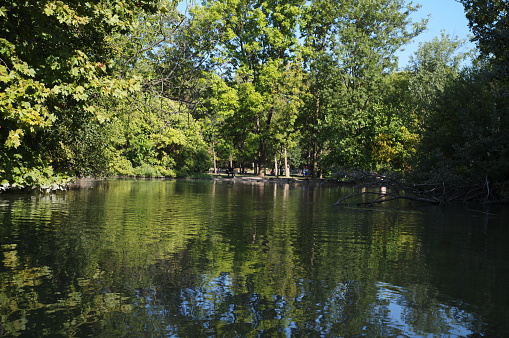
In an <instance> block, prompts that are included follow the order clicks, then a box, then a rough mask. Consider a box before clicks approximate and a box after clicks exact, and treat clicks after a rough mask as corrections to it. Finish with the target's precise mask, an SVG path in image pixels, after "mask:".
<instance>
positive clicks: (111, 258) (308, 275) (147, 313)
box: [0, 180, 509, 337]
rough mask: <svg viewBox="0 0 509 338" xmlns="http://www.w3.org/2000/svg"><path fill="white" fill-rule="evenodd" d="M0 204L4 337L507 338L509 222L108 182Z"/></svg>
mask: <svg viewBox="0 0 509 338" xmlns="http://www.w3.org/2000/svg"><path fill="white" fill-rule="evenodd" d="M90 184H91V187H90V188H86V187H85V188H81V189H76V190H70V191H66V192H61V193H57V194H51V195H40V196H35V195H21V194H6V193H3V194H0V251H1V252H0V316H1V322H0V336H19V335H23V336H44V335H48V336H53V337H58V336H61V337H70V336H80V337H82V336H94V337H150V336H152V337H294V336H308V337H362V336H365V337H390V336H403V337H405V336H411V337H415V336H417V337H418V336H424V337H428V336H450V337H457V336H460V337H461V336H468V335H476V334H477V335H478V336H487V337H493V336H505V334H507V332H509V317H508V316H509V315H508V314H509V291H508V290H509V288H508V285H509V264H508V263H509V245H508V243H509V224H508V221H507V219H509V218H508V216H509V213H508V212H507V210H505V209H500V210H496V212H492V213H491V214H487V213H481V212H476V211H472V210H467V209H466V208H464V207H460V208H456V207H447V208H439V207H430V206H412V205H399V204H398V205H392V206H389V205H387V206H378V207H371V208H365V207H356V206H351V207H337V206H335V205H334V202H335V201H336V200H337V199H338V198H339V197H340V196H341V195H344V194H345V193H347V192H348V190H347V189H348V188H345V187H338V186H326V185H319V186H313V185H306V184H299V185H296V184H274V183H257V182H253V183H246V182H244V183H241V182H238V181H237V182H235V181H233V180H231V181H229V182H217V181H180V180H107V181H99V182H90Z"/></svg>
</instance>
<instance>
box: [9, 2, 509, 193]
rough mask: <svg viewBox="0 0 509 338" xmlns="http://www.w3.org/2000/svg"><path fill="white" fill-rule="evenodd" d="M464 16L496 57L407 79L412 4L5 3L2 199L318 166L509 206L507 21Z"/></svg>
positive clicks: (414, 69) (429, 48) (433, 66)
mask: <svg viewBox="0 0 509 338" xmlns="http://www.w3.org/2000/svg"><path fill="white" fill-rule="evenodd" d="M460 2H462V3H463V5H464V6H465V11H466V16H467V18H468V19H469V21H470V26H471V28H472V33H473V34H474V41H476V42H477V43H478V47H479V53H476V54H475V55H476V56H475V57H474V56H472V55H474V53H472V55H466V54H462V53H460V50H461V48H460V47H461V46H462V42H461V41H458V40H457V39H456V38H455V37H451V36H447V35H444V34H442V36H440V37H436V38H435V39H433V40H432V41H429V42H426V43H423V44H422V45H421V46H420V48H419V50H418V51H417V52H416V53H415V55H414V57H413V58H412V60H411V62H410V64H409V65H408V67H407V68H406V69H404V70H399V69H398V68H397V57H396V52H397V51H398V50H399V49H400V48H402V47H404V46H405V45H406V44H407V43H408V42H409V41H410V40H411V39H412V38H413V37H415V36H417V35H418V34H419V33H420V32H421V31H422V30H423V29H425V25H426V22H425V20H423V21H420V22H412V21H411V19H410V14H412V13H413V12H414V11H415V10H416V7H415V6H414V5H413V4H412V3H411V2H407V1H404V0H388V1H387V0H385V1H381V0H375V1H373V0H371V1H364V0H361V1H357V0H356V1H353V0H348V1H341V2H340V3H334V2H330V1H322V0H313V1H303V0H280V1H272V0H265V1H259V0H229V1H218V0H205V1H203V3H202V4H201V5H194V6H193V7H191V8H190V9H189V13H185V14H183V13H180V12H179V11H178V9H177V3H176V2H173V1H169V0H141V1H139V0H136V1H135V0H122V1H120V0H116V1H105V0H93V1H86V2H82V1H76V0H64V1H49V0H35V1H34V0H31V1H28V0H19V1H15V2H11V3H10V4H3V5H1V4H0V181H1V182H0V183H1V184H2V185H1V187H2V188H1V189H7V188H12V187H40V188H44V189H48V188H49V189H52V188H53V187H56V186H60V184H62V183H65V180H66V179H68V178H70V177H75V176H78V177H79V176H111V175H121V176H150V177H153V176H168V177H178V176H193V175H197V174H198V175H199V174H200V173H204V172H206V171H207V170H208V169H209V168H211V167H213V166H214V167H216V166H223V167H224V166H230V165H233V166H236V167H252V168H253V169H254V171H255V173H256V174H258V175H260V176H263V175H264V174H265V171H266V168H274V167H278V168H281V167H286V173H287V174H288V167H290V166H291V167H293V168H303V167H304V166H307V167H308V168H309V171H310V174H311V175H312V176H314V177H322V176H330V175H332V174H333V173H334V172H335V171H336V170H337V169H338V168H357V169H363V170H369V171H377V172H396V173H399V174H400V175H404V176H405V177H407V178H411V179H413V180H416V181H421V182H422V181H427V182H430V181H434V182H436V181H445V182H455V183H460V182H461V183H468V184H472V183H476V182H477V183H479V184H486V182H490V186H491V187H493V188H495V189H496V190H497V191H498V192H499V197H504V198H506V197H507V191H509V181H507V177H509V157H508V153H507V152H508V147H509V143H508V142H509V141H508V140H509V121H508V116H509V114H508V112H507V109H509V108H508V107H509V104H507V103H508V102H507V101H508V97H509V95H508V94H509V93H508V90H509V82H508V80H507V79H508V77H507V72H508V69H509V68H508V56H507V50H508V48H507V44H508V39H509V35H508V33H507V31H508V29H507V27H508V25H507V11H508V8H507V4H506V3H505V2H504V1H495V2H493V5H492V6H488V7H486V6H485V5H484V3H483V2H480V1H466V0H462V1H460ZM477 54H478V55H477ZM467 61H472V62H467ZM467 64H468V66H465V65H467ZM500 194H502V195H500ZM504 194H506V195H505V196H504Z"/></svg>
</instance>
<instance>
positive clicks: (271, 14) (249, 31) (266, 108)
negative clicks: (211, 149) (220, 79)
mask: <svg viewBox="0 0 509 338" xmlns="http://www.w3.org/2000/svg"><path fill="white" fill-rule="evenodd" d="M302 4H303V1H302V0H285V1H253V0H232V1H227V2H224V1H214V0H211V1H206V2H205V3H204V5H203V7H200V8H196V9H195V11H194V15H195V17H201V18H202V19H203V20H205V21H207V22H209V26H210V29H211V30H213V31H214V30H215V31H217V32H220V33H221V34H222V40H221V43H220V45H219V46H220V47H219V50H220V51H221V55H220V57H221V60H222V61H223V62H224V63H223V67H222V68H223V70H224V71H225V74H226V80H227V81H228V82H229V86H231V87H232V88H235V90H236V91H237V95H238V98H239V105H238V110H237V111H236V113H235V114H234V115H232V116H230V117H229V119H228V121H227V123H228V125H229V126H230V131H232V132H231V133H230V135H232V137H233V138H234V139H235V142H236V144H239V146H240V145H242V146H241V147H242V148H239V147H237V149H242V150H244V151H246V150H247V151H249V152H250V154H246V155H248V156H249V157H251V159H254V160H255V161H254V162H256V169H257V172H258V174H260V175H263V174H264V170H265V166H266V161H267V158H268V156H269V154H270V153H271V152H273V150H272V148H274V144H273V142H272V141H273V140H274V139H273V137H272V135H273V134H274V128H275V127H276V124H277V123H276V122H275V121H276V119H275V118H274V114H275V112H276V110H277V109H278V108H277V105H278V104H279V102H281V101H279V100H277V99H276V97H278V96H280V95H284V94H283V93H284V91H285V89H284V88H282V84H281V81H283V80H282V76H281V74H282V73H284V72H285V70H286V69H288V68H287V66H288V64H290V63H291V61H292V59H293V58H294V56H295V47H296V46H297V44H298V41H297V37H296V31H297V27H298V25H297V23H298V18H299V15H300V9H301V6H302ZM240 141H242V142H240Z"/></svg>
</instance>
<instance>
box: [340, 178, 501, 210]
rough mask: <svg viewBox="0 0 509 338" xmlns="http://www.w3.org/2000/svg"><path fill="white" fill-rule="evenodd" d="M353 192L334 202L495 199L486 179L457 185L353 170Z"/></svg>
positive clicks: (342, 203) (362, 202) (344, 203)
mask: <svg viewBox="0 0 509 338" xmlns="http://www.w3.org/2000/svg"><path fill="white" fill-rule="evenodd" d="M354 177H355V181H356V182H359V183H358V184H356V185H355V186H354V187H353V189H352V192H351V193H349V194H347V195H346V196H343V197H341V198H340V199H339V200H338V201H337V202H336V205H351V204H356V205H374V204H378V203H385V202H389V201H394V200H410V201H416V202H422V203H429V204H438V205H444V204H448V203H451V202H464V203H466V202H480V203H483V204H489V203H494V202H495V203H496V202H498V201H497V200H496V198H495V196H494V194H493V191H492V189H491V187H490V182H489V180H488V178H487V177H486V179H485V180H484V182H483V183H480V184H470V185H458V184H452V183H448V182H441V183H425V184H414V183H408V182H405V180H403V179H400V178H397V177H391V176H388V175H380V174H376V173H369V172H356V173H355V175H354Z"/></svg>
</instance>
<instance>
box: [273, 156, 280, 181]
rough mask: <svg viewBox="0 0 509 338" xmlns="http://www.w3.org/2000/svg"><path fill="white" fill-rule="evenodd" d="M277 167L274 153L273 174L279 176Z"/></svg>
mask: <svg viewBox="0 0 509 338" xmlns="http://www.w3.org/2000/svg"><path fill="white" fill-rule="evenodd" d="M278 170H279V168H278V167H277V155H274V175H275V176H276V177H278V176H279V171H278Z"/></svg>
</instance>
